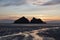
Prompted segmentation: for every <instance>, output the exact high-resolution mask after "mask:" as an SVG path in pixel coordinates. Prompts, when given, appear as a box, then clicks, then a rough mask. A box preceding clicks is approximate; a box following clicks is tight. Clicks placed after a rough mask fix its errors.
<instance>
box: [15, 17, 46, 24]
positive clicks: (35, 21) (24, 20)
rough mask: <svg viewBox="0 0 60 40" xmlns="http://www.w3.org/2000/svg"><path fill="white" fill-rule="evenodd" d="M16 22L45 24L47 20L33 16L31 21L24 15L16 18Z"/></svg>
mask: <svg viewBox="0 0 60 40" xmlns="http://www.w3.org/2000/svg"><path fill="white" fill-rule="evenodd" d="M14 23H15V24H28V23H29V24H45V23H46V22H44V21H42V20H41V19H36V18H35V17H33V18H32V20H31V21H29V20H28V19H27V18H25V17H24V16H23V17H21V18H19V19H17V20H15V21H14Z"/></svg>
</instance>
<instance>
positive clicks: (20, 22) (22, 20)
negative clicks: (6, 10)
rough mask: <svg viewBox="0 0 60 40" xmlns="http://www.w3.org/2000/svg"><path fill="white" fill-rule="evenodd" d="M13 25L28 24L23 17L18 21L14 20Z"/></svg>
mask: <svg viewBox="0 0 60 40" xmlns="http://www.w3.org/2000/svg"><path fill="white" fill-rule="evenodd" d="M14 23H17V24H24V23H29V20H28V19H27V18H25V17H21V18H19V19H18V20H16V21H15V22H14Z"/></svg>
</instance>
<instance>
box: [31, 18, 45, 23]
mask: <svg viewBox="0 0 60 40" xmlns="http://www.w3.org/2000/svg"><path fill="white" fill-rule="evenodd" d="M31 23H39V24H41V23H45V22H43V21H42V20H41V19H36V18H35V17H33V19H32V20H31Z"/></svg>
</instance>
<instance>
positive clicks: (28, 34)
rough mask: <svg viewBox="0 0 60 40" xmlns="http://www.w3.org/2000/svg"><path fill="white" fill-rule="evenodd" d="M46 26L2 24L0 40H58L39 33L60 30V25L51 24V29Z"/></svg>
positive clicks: (0, 25) (0, 26)
mask: <svg viewBox="0 0 60 40" xmlns="http://www.w3.org/2000/svg"><path fill="white" fill-rule="evenodd" d="M15 25H16V26H15ZM35 25H36V26H35ZM14 26H15V27H14ZM45 26H47V24H32V25H31V24H27V25H26V24H13V25H12V24H9V25H6V24H0V40H56V39H55V38H54V37H50V36H44V35H42V36H40V35H38V33H40V34H41V33H44V32H45V31H47V30H52V29H53V30H56V29H60V25H58V24H57V25H52V24H49V27H45ZM51 26H52V27H51ZM54 26H56V27H54Z"/></svg>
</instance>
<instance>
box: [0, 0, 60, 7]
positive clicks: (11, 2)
mask: <svg viewBox="0 0 60 40" xmlns="http://www.w3.org/2000/svg"><path fill="white" fill-rule="evenodd" d="M26 2H27V1H26V0H0V7H1V6H3V7H4V6H18V5H23V4H26ZM56 4H60V0H51V1H48V2H46V3H44V4H42V5H56Z"/></svg>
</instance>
